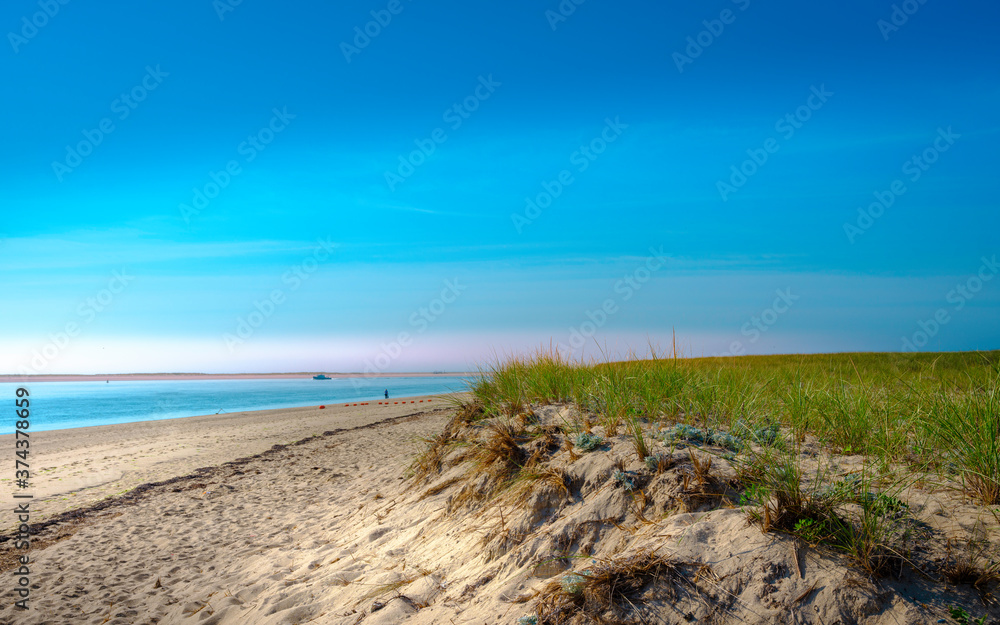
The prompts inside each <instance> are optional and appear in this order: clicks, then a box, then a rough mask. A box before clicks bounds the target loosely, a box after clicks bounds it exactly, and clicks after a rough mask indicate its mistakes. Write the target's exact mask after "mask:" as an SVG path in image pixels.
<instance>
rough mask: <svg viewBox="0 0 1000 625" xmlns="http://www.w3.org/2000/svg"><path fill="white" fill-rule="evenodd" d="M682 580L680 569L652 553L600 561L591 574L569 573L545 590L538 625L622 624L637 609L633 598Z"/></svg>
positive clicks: (537, 612) (538, 612) (539, 607)
mask: <svg viewBox="0 0 1000 625" xmlns="http://www.w3.org/2000/svg"><path fill="white" fill-rule="evenodd" d="M683 579H684V578H683V575H682V574H681V570H680V565H678V564H677V563H675V562H672V561H670V560H668V559H666V558H664V557H662V556H659V555H657V554H655V553H653V552H651V551H641V552H638V553H634V554H631V555H627V556H619V557H616V558H613V559H609V560H598V561H597V562H596V563H595V564H594V566H592V567H591V569H590V570H588V571H584V572H580V573H570V574H568V575H566V576H564V577H563V578H562V579H561V580H559V581H556V582H552V583H550V584H549V585H547V586H546V587H545V588H544V589H543V590H542V592H541V593H540V594H541V598H540V599H539V600H538V603H537V604H536V606H535V610H536V614H537V615H538V624H539V625H556V624H563V623H570V622H572V623H606V622H621V621H622V620H623V618H624V617H625V616H626V615H627V613H628V612H629V611H630V610H631V609H632V608H633V606H634V604H633V603H632V602H631V598H632V597H633V596H634V595H636V594H637V593H638V592H639V591H641V590H642V589H643V588H645V587H646V586H647V585H648V584H650V583H652V582H657V581H667V582H668V583H671V584H677V583H679V582H681V581H682V580H683ZM609 612H610V613H611V614H610V615H609V614H608V613H609ZM607 616H613V617H614V618H615V619H616V620H611V621H608V620H607Z"/></svg>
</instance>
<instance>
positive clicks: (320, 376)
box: [313, 373, 333, 380]
mask: <svg viewBox="0 0 1000 625" xmlns="http://www.w3.org/2000/svg"><path fill="white" fill-rule="evenodd" d="M313 379H314V380H332V379H333V378H328V377H326V376H325V375H323V374H322V373H321V374H319V375H314V376H313Z"/></svg>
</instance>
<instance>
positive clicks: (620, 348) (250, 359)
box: [0, 331, 863, 375]
mask: <svg viewBox="0 0 1000 625" xmlns="http://www.w3.org/2000/svg"><path fill="white" fill-rule="evenodd" d="M581 336H582V335H581ZM802 339H803V337H797V336H795V335H792V334H789V333H784V334H781V335H774V336H773V337H770V338H766V339H765V338H762V339H760V340H758V341H756V342H752V343H751V342H749V341H748V339H747V338H746V337H741V336H739V332H735V333H733V334H732V335H729V336H723V335H710V334H685V333H683V332H678V335H677V343H678V351H679V353H680V355H681V356H684V357H699V356H713V355H729V353H728V350H729V346H730V344H731V343H732V342H733V341H736V340H740V341H741V342H742V344H743V346H744V348H745V352H746V353H748V354H753V353H757V354H763V353H795V352H798V351H801V350H797V349H796V345H797V344H801V340H802ZM811 340H812V344H816V337H815V336H812V337H811ZM560 341H562V342H563V344H564V345H566V346H567V347H569V346H570V343H569V338H568V337H562V338H557V337H547V336H542V335H541V334H538V335H535V334H531V333H526V332H521V333H508V334H504V333H498V334H495V335H484V334H482V333H468V334H451V335H448V336H430V335H428V336H419V337H415V338H414V339H413V340H412V342H411V343H410V344H409V345H406V346H402V345H399V343H398V342H397V341H393V340H391V339H390V338H380V337H373V338H367V339H366V338H335V337H321V338H315V339H310V338H285V339H281V340H273V339H260V340H256V341H251V342H247V343H246V344H245V345H242V346H239V347H238V348H237V349H236V350H235V351H232V352H231V351H230V350H229V349H228V348H227V347H226V345H225V344H224V343H223V342H222V341H220V340H218V339H214V340H213V339H204V340H197V339H178V340H173V339H145V338H135V339H127V338H120V337H115V338H106V339H102V338H101V337H93V336H91V337H79V338H78V339H72V340H71V341H70V342H69V343H68V344H67V345H66V346H65V347H63V348H61V349H60V348H57V347H56V346H55V343H54V342H53V341H52V340H50V341H48V342H46V343H44V344H43V345H36V344H32V343H31V342H30V341H16V342H11V341H5V344H6V345H5V347H6V348H7V349H5V350H4V351H3V353H2V355H0V373H2V374H13V375H17V374H39V375H71V374H76V375H88V374H113V373H284V372H300V371H330V372H334V371H335V372H344V373H348V372H366V370H367V372H369V373H381V372H389V373H393V372H411V371H412V372H418V371H420V372H422V371H475V370H476V369H477V368H478V367H480V366H486V365H488V364H489V363H491V362H494V361H495V360H496V359H497V358H498V357H500V358H503V357H505V356H510V355H514V354H526V353H531V352H534V351H536V350H538V349H548V347H549V345H550V344H552V345H555V344H556V343H558V342H560ZM577 342H579V340H578V341H577ZM650 343H652V344H653V345H654V346H655V347H656V349H657V353H658V354H659V355H661V356H662V355H666V354H669V352H670V345H671V336H670V334H669V333H668V334H663V333H658V334H650V335H646V334H641V333H615V334H613V335H611V334H607V333H602V332H600V331H598V332H597V333H595V334H594V336H593V337H591V338H590V339H589V340H587V341H586V344H585V345H584V346H583V347H582V348H579V349H576V350H573V351H572V353H569V352H566V354H568V355H570V357H571V358H572V359H574V360H576V359H583V360H592V359H594V360H606V359H622V358H627V357H628V356H629V354H630V353H635V354H636V355H638V356H640V357H648V356H649V353H650V352H649V344H650ZM825 343H826V344H828V345H829V349H828V350H824V351H856V350H862V349H863V346H862V345H860V341H858V343H859V344H856V345H849V344H842V343H841V344H838V342H837V341H835V340H833V339H831V340H828V341H825ZM397 347H398V348H399V349H397ZM25 354H26V355H27V356H24V355H25ZM393 355H395V356H394V357H393ZM47 356H54V357H53V358H47Z"/></svg>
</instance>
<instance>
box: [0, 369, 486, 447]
mask: <svg viewBox="0 0 1000 625" xmlns="http://www.w3.org/2000/svg"><path fill="white" fill-rule="evenodd" d="M21 386H25V387H26V388H27V389H28V392H30V393H31V396H30V398H29V399H30V400H31V430H32V431H41V430H61V429H65V428H78V427H86V426H91V425H109V424H112V423H131V422H133V421H150V420H154V419H175V418H178V417H193V416H197V415H206V414H216V413H220V412H221V413H230V412H242V411H245V410H268V409H271V408H293V407H296V406H314V405H319V404H336V403H337V402H338V401H339V402H344V403H346V402H347V401H351V402H357V401H368V400H379V399H382V393H383V390H384V389H386V388H388V389H389V397H390V399H391V398H393V397H406V396H414V395H438V394H441V393H451V392H458V391H464V390H466V389H467V388H468V387H467V385H466V381H465V379H464V378H458V377H451V376H432V377H413V378H359V379H357V386H355V384H353V383H352V381H351V380H348V379H340V380H338V379H334V380H313V379H311V378H305V379H301V380H299V379H277V380H192V381H186V380H185V381H174V380H164V381H152V382H115V381H112V382H111V383H104V382H40V383H37V384H28V385H22V384H11V383H2V384H0V402H9V406H10V410H9V413H10V414H9V415H4V416H0V434H11V433H13V432H14V428H15V419H16V415H15V414H14V409H15V408H14V400H15V399H16V398H15V391H16V390H17V389H18V388H19V387H21Z"/></svg>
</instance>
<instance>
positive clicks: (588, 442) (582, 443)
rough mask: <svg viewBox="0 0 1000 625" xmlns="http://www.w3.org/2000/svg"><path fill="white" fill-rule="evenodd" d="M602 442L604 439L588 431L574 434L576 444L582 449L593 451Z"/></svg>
mask: <svg viewBox="0 0 1000 625" xmlns="http://www.w3.org/2000/svg"><path fill="white" fill-rule="evenodd" d="M603 444H604V439H603V438H601V437H600V436H597V435H596V434H591V433H590V432H580V433H579V434H577V436H576V446H577V447H579V448H580V449H582V450H583V451H594V450H595V449H598V448H599V447H600V446H601V445H603Z"/></svg>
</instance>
